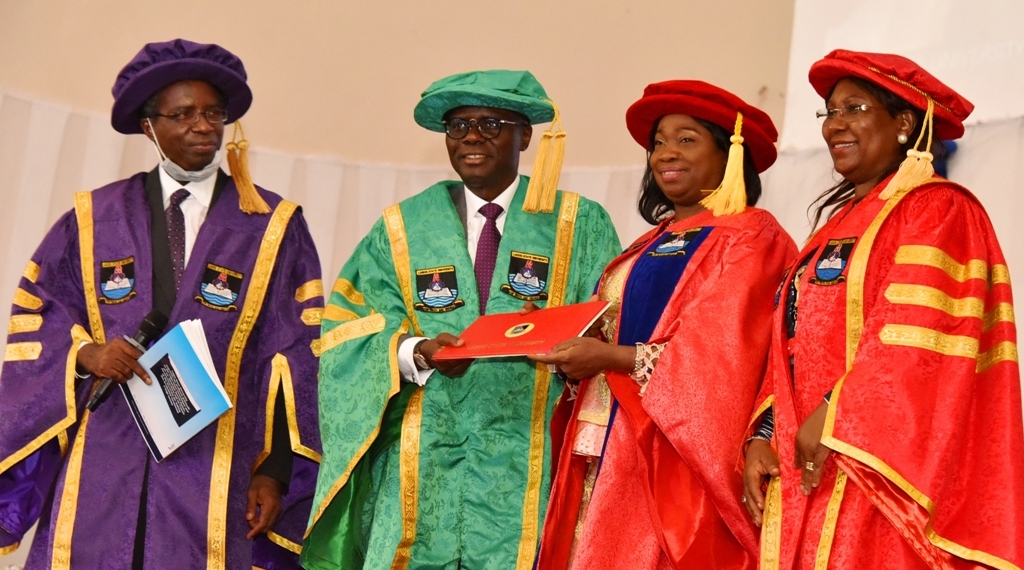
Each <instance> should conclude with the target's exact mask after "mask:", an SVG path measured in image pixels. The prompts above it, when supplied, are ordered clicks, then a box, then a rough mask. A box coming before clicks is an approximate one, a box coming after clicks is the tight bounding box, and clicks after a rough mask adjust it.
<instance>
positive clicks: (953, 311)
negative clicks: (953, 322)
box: [885, 283, 985, 319]
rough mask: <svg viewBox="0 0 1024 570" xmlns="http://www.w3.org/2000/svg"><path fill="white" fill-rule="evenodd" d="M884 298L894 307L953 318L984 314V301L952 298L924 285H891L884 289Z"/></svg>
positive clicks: (979, 316) (969, 298)
mask: <svg viewBox="0 0 1024 570" xmlns="http://www.w3.org/2000/svg"><path fill="white" fill-rule="evenodd" d="M885 298H886V299H888V300H889V302H890V303H893V304H895V305H917V306H919V307H928V308H931V309H936V310H939V311H942V312H944V313H946V314H948V315H950V316H953V317H975V318H978V319H980V318H981V317H982V315H984V314H985V300H984V299H979V298H978V297H963V298H959V299H958V298H954V297H950V296H949V295H947V294H946V293H944V292H942V291H940V290H938V289H936V288H934V287H927V286H925V285H907V284H904V283H892V284H890V285H889V286H888V287H887V288H886V289H885Z"/></svg>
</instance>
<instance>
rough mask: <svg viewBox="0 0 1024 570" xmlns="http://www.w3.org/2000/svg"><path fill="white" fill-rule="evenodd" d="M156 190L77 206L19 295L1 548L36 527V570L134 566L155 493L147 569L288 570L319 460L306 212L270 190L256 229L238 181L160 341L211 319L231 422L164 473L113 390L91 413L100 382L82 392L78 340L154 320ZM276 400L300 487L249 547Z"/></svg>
mask: <svg viewBox="0 0 1024 570" xmlns="http://www.w3.org/2000/svg"><path fill="white" fill-rule="evenodd" d="M145 179H146V175H145V174H137V175H135V176H133V177H131V178H129V179H127V180H122V181H119V182H115V183H113V184H110V185H108V186H105V187H103V188H100V189H98V190H95V191H93V192H82V193H79V194H77V195H76V197H75V209H74V210H72V211H70V212H68V213H67V214H65V215H64V216H63V217H62V218H61V219H60V220H59V221H58V222H57V223H56V225H55V226H54V227H53V228H52V229H51V230H50V232H49V234H48V235H47V236H46V238H45V239H44V241H43V243H42V245H40V246H39V249H38V250H37V251H36V253H35V254H34V255H33V256H32V260H31V262H30V263H29V265H28V267H27V268H26V270H25V273H24V276H23V277H22V279H21V281H20V286H19V289H18V291H17V293H16V295H15V299H14V308H13V310H12V318H11V326H10V334H9V336H8V344H7V348H6V350H5V355H4V365H3V370H2V377H0V378H2V379H0V552H3V551H4V549H5V547H7V549H11V547H13V546H16V545H17V543H18V542H19V541H20V540H21V537H22V535H23V534H24V533H25V531H26V530H28V528H29V527H30V526H31V525H32V524H33V523H34V522H35V520H36V519H37V518H38V519H39V528H38V530H37V533H36V537H35V541H34V543H33V545H32V548H31V551H30V553H29V561H28V568H54V569H58V568H75V569H76V570H77V569H92V568H104V569H109V568H130V567H131V563H132V553H133V545H134V542H135V534H136V528H137V526H138V518H139V512H140V501H141V500H142V498H143V497H145V500H146V508H145V513H146V521H145V528H146V534H145V549H144V552H145V559H144V567H145V568H208V569H211V570H212V569H223V570H228V569H232V570H233V569H239V570H241V569H244V570H249V569H250V568H252V567H253V566H257V567H263V568H267V569H268V570H278V569H282V568H295V567H297V556H296V555H295V554H293V552H297V550H298V549H299V545H300V544H301V543H302V533H303V531H304V527H305V524H306V522H307V520H308V516H309V509H310V503H311V500H312V492H313V488H314V485H315V480H316V470H317V465H318V461H319V459H320V438H319V428H318V425H317V401H316V398H317V394H316V390H317V377H316V374H317V359H316V355H315V351H316V350H317V343H318V340H317V339H318V337H319V331H320V324H319V323H320V317H321V314H322V311H323V287H322V283H321V280H320V263H319V261H318V259H317V254H316V250H315V248H314V245H313V240H312V238H311V237H310V235H309V231H308V229H307V227H306V223H305V221H304V220H303V218H302V214H301V210H299V209H298V208H297V206H296V205H295V204H293V203H291V202H288V201H286V200H282V199H281V198H280V197H279V196H277V195H275V194H273V193H271V192H267V191H265V190H262V189H261V190H260V194H261V195H262V196H263V198H264V200H266V201H267V203H268V204H269V205H270V207H271V208H272V209H273V212H272V213H271V214H267V215H259V214H257V215H247V214H245V213H243V212H241V211H240V210H239V209H238V192H237V190H236V189H235V185H234V182H231V181H229V182H228V183H227V185H226V187H225V188H224V190H223V192H222V194H221V195H220V197H219V199H218V200H217V201H216V202H215V203H214V204H213V206H212V207H211V208H210V211H209V213H208V215H207V217H206V221H205V222H204V223H203V225H202V227H201V229H200V231H199V235H198V237H197V238H196V243H195V246H194V248H193V250H192V253H191V257H190V259H189V263H188V266H187V267H186V268H185V272H184V275H183V276H182V279H181V285H180V289H179V292H178V295H177V300H176V302H175V304H174V309H173V311H172V313H171V314H170V315H169V319H170V321H169V324H168V326H167V329H166V330H170V329H171V328H172V327H173V326H174V325H175V324H177V323H179V322H181V321H184V320H187V319H200V320H202V322H203V326H204V328H205V330H206V335H207V341H208V343H209V346H210V352H211V354H212V356H213V361H214V364H215V366H216V369H217V373H218V375H219V376H220V378H221V380H222V382H223V384H224V387H225V389H226V391H227V393H228V395H229V397H230V399H231V401H232V403H233V404H234V407H233V408H232V410H229V411H228V412H227V413H226V414H225V415H223V416H221V418H220V419H219V420H217V421H216V422H214V423H213V424H211V425H210V426H208V427H207V428H206V429H204V430H203V431H201V432H200V433H199V434H198V435H196V436H195V437H194V438H193V439H191V440H189V441H188V442H187V443H186V444H185V445H183V446H182V447H181V448H180V449H178V450H177V451H175V452H174V453H173V454H172V455H170V456H169V457H167V458H166V459H165V460H164V461H163V462H161V463H156V461H155V460H153V458H152V457H151V456H150V454H149V452H148V450H147V448H146V445H145V443H144V441H143V438H142V436H141V434H140V433H139V429H138V427H137V426H136V425H135V422H134V420H133V419H132V415H131V413H130V412H129V409H128V405H127V404H126V402H125V400H124V398H123V397H122V396H121V395H120V394H117V393H115V394H113V395H111V397H110V399H109V400H107V402H106V403H105V404H103V405H102V406H101V407H100V408H98V409H97V411H96V412H95V413H90V412H88V411H86V410H85V402H86V400H87V399H88V396H89V394H90V392H91V391H92V390H93V389H94V388H95V386H96V384H97V382H98V381H97V380H96V379H94V378H88V379H86V380H82V381H78V382H76V377H75V358H76V355H77V352H78V346H79V344H80V342H81V341H87V340H93V341H96V342H105V341H109V340H110V339H113V338H116V337H119V336H121V335H129V336H130V335H132V334H134V332H135V330H136V329H137V327H138V325H139V322H140V321H141V320H142V317H143V316H145V315H146V313H148V312H149V311H150V309H151V308H152V307H153V284H152V280H153V277H152V276H153V261H152V257H153V254H152V244H151V241H152V240H151V237H150V235H151V233H150V210H149V206H148V205H147V199H146V190H145V188H144V185H145ZM217 281H219V283H215V282H217ZM126 282H127V284H126ZM211 285H213V286H215V289H211V288H210V287H211ZM225 289H226V290H225ZM215 293H219V295H218V294H215ZM76 383H77V387H76ZM279 392H283V395H284V401H285V404H286V408H287V416H288V417H287V420H288V421H287V425H288V431H289V440H290V443H291V448H292V451H293V453H294V468H293V476H292V481H291V484H290V490H289V492H288V494H287V495H285V497H284V508H285V511H284V512H283V514H282V516H281V518H280V519H279V521H278V523H277V525H276V527H275V529H274V532H273V533H271V534H269V535H266V536H263V537H260V538H259V539H257V542H256V543H253V542H250V541H247V540H246V539H245V535H246V533H247V532H248V531H249V527H248V524H247V522H246V520H245V509H246V504H247V491H248V487H249V481H250V477H251V474H252V473H253V471H254V470H255V469H256V468H257V467H258V466H259V465H260V463H261V462H262V461H263V460H264V459H265V458H266V456H267V454H268V452H269V449H270V443H271V440H272V437H273V434H272V431H273V430H272V426H273V424H274V422H273V418H272V416H273V413H274V409H275V407H274V402H275V401H276V398H277V394H278V393H279ZM278 425H281V422H278ZM144 481H145V482H146V485H145V487H146V488H145V489H143V483H144ZM288 550H291V551H292V552H288Z"/></svg>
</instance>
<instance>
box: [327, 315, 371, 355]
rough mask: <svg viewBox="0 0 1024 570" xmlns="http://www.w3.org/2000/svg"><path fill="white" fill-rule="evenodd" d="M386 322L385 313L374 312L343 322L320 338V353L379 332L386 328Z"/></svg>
mask: <svg viewBox="0 0 1024 570" xmlns="http://www.w3.org/2000/svg"><path fill="white" fill-rule="evenodd" d="M386 322H387V321H386V319H385V318H384V315H382V314H380V313H374V314H372V315H370V316H367V317H363V318H361V319H356V320H354V321H349V322H347V323H342V324H340V325H338V326H336V327H334V328H333V329H331V330H330V332H328V333H327V334H325V335H324V336H323V337H321V338H320V354H323V353H325V352H327V351H328V350H330V349H332V348H334V347H336V346H338V345H340V344H342V343H345V342H348V341H350V340H352V339H356V338H361V337H364V336H367V335H371V334H376V333H379V332H380V331H382V330H384V325H385V324H386Z"/></svg>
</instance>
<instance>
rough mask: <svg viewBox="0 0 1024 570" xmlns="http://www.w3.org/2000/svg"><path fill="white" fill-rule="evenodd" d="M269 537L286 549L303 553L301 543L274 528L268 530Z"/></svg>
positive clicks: (271, 540)
mask: <svg viewBox="0 0 1024 570" xmlns="http://www.w3.org/2000/svg"><path fill="white" fill-rule="evenodd" d="M267 539H269V540H270V542H273V543H274V544H276V545H278V546H280V547H281V548H283V549H285V550H290V551H292V552H294V553H295V554H302V545H301V544H296V543H294V542H292V541H290V540H288V539H287V538H285V537H283V536H281V535H280V534H277V533H276V532H274V531H272V530H271V531H268V532H267Z"/></svg>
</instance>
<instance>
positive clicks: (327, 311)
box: [323, 305, 359, 322]
mask: <svg viewBox="0 0 1024 570" xmlns="http://www.w3.org/2000/svg"><path fill="white" fill-rule="evenodd" d="M323 318H325V319H327V320H328V321H340V322H344V321H354V320H356V319H358V318H359V314H358V313H355V312H352V311H350V310H348V309H344V308H342V307H339V306H338V305H327V306H326V307H324V314H323Z"/></svg>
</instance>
